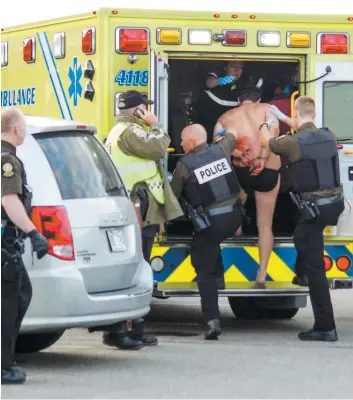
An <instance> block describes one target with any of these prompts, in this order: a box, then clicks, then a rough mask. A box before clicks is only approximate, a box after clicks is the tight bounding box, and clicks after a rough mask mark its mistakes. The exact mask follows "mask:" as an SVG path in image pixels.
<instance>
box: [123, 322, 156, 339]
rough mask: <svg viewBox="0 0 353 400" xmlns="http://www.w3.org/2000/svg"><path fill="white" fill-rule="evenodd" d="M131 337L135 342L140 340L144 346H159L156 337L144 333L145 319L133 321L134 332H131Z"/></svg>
mask: <svg viewBox="0 0 353 400" xmlns="http://www.w3.org/2000/svg"><path fill="white" fill-rule="evenodd" d="M129 336H130V338H131V339H133V340H138V341H140V342H142V344H143V345H144V346H157V344H158V339H157V338H156V336H154V335H151V334H146V333H145V332H144V320H143V318H139V319H136V320H134V321H132V331H131V332H130V334H129Z"/></svg>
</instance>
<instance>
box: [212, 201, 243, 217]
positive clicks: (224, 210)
mask: <svg viewBox="0 0 353 400" xmlns="http://www.w3.org/2000/svg"><path fill="white" fill-rule="evenodd" d="M235 207H236V205H235V204H232V205H230V206H223V207H216V208H212V209H211V210H209V211H208V215H209V216H210V217H213V216H215V215H222V214H228V213H230V212H232V211H234V209H235Z"/></svg>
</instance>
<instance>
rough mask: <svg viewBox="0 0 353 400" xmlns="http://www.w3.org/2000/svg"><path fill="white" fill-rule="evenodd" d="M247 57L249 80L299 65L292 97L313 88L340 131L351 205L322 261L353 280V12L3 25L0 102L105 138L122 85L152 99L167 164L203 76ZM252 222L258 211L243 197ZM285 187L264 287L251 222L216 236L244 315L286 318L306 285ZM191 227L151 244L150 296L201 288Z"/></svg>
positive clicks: (145, 14) (147, 15) (323, 120)
mask: <svg viewBox="0 0 353 400" xmlns="http://www.w3.org/2000/svg"><path fill="white" fill-rule="evenodd" d="M230 60H239V61H243V62H244V66H245V71H247V74H248V76H249V79H250V78H251V79H252V80H253V81H257V80H258V79H259V78H264V77H265V79H270V80H271V79H272V80H273V79H276V77H277V76H283V75H286V74H287V75H289V74H291V72H290V71H293V67H295V68H296V70H297V71H298V76H297V79H298V80H299V82H300V84H299V85H298V90H296V91H295V92H294V93H292V96H291V104H292V108H293V103H294V100H295V98H296V96H298V95H299V94H307V95H310V96H313V97H314V98H315V100H316V104H317V110H316V114H317V121H316V122H317V125H318V126H326V127H329V128H330V129H331V130H332V131H334V132H335V134H336V135H337V137H338V149H339V150H338V151H339V157H340V169H341V178H342V182H343V185H344V192H345V199H346V208H345V211H344V213H343V214H342V216H341V217H340V220H339V222H338V224H337V226H331V227H327V228H326V231H325V239H326V245H325V253H324V262H325V267H326V271H327V277H328V279H329V282H330V285H331V288H332V289H337V288H351V287H352V277H353V265H352V264H353V211H352V207H353V14H352V15H327V16H324V15H285V14H257V13H236V12H224V11H222V12H217V11H215V12H205V11H200V12H194V11H193V12H191V11H185V12H184V11H160V10H159V11H157V10H131V9H100V10H98V11H92V12H90V13H87V14H82V15H74V16H70V17H66V18H59V19H53V20H50V21H42V22H38V23H33V24H27V25H22V26H16V27H9V28H5V29H3V30H2V38H1V78H2V88H1V89H2V90H1V106H2V107H19V108H20V109H21V110H22V111H23V112H24V113H26V114H32V115H43V116H48V117H61V118H64V119H74V120H78V121H83V122H85V123H87V124H92V125H95V126H96V127H97V129H98V136H99V138H100V139H101V140H103V139H104V138H105V137H106V136H107V134H108V132H109V130H110V129H111V128H112V126H113V125H114V120H115V115H116V110H117V103H118V101H119V96H120V94H121V93H123V92H125V91H127V90H130V89H136V90H139V91H141V92H144V93H146V94H148V96H150V98H152V99H154V100H155V104H154V105H152V106H151V111H152V112H154V113H156V114H157V115H158V117H159V119H160V121H161V122H162V124H163V126H164V128H165V129H166V130H167V131H168V132H169V135H170V136H171V138H172V146H173V148H174V149H175V151H174V152H171V153H170V154H169V157H168V160H166V165H167V167H168V169H169V172H171V173H172V172H173V168H174V167H175V163H176V160H177V159H178V157H179V156H180V133H181V130H182V129H183V127H184V126H185V125H187V124H189V123H191V122H192V113H193V107H194V104H196V103H197V99H198V97H199V96H200V93H202V91H203V90H204V89H205V87H204V84H205V74H206V73H207V72H209V71H213V70H216V69H217V68H220V67H221V66H222V65H224V63H225V62H226V61H230ZM247 207H248V213H249V215H252V216H253V220H255V218H256V215H255V208H254V204H251V202H250V203H249V204H248V206H247ZM291 207H292V204H291V202H290V201H289V196H288V193H282V194H281V195H280V196H279V198H278V202H277V206H276V211H275V215H274V222H273V230H274V234H275V246H274V249H273V252H272V254H271V257H270V262H269V267H268V283H267V287H268V288H267V289H266V290H262V291H259V290H252V289H251V286H252V282H253V281H254V280H255V276H256V272H257V269H258V265H259V252H258V247H257V240H258V237H257V231H256V227H254V225H255V224H252V225H251V224H250V226H249V227H244V232H243V236H241V237H238V238H231V239H229V240H227V241H225V242H224V243H223V249H222V255H223V262H224V273H225V280H226V289H225V290H222V291H220V296H226V297H228V299H229V303H230V306H231V308H232V310H233V312H234V314H235V315H236V316H238V317H240V318H282V319H288V318H292V317H293V316H294V315H295V314H296V312H297V311H298V308H299V307H303V306H305V305H306V300H307V295H308V289H307V288H306V287H298V286H295V285H293V284H292V279H293V277H294V264H295V258H296V252H295V249H294V247H293V242H292V233H293V229H294V224H293V222H294V221H293V214H294V212H293V208H291ZM190 241H191V226H190V224H189V223H188V222H187V221H183V220H181V221H176V222H174V223H171V224H169V225H168V226H166V228H165V232H163V234H162V235H160V236H159V240H158V241H156V244H155V246H154V249H153V254H152V259H151V265H152V268H153V271H154V279H155V282H156V292H155V294H156V296H159V297H164V298H166V297H170V296H197V295H198V291H197V286H196V284H195V272H194V269H193V267H192V265H191V262H190Z"/></svg>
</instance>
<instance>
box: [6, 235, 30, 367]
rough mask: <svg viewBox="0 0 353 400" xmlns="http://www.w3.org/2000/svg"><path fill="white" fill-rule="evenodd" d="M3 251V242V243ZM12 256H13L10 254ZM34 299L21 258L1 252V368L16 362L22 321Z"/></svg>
mask: <svg viewBox="0 0 353 400" xmlns="http://www.w3.org/2000/svg"><path fill="white" fill-rule="evenodd" d="M1 242H2V243H1V247H2V249H3V248H5V249H6V247H4V246H3V241H1ZM10 254H13V253H11V252H10ZM31 299H32V285H31V281H30V279H29V276H28V273H27V271H26V268H25V266H24V264H23V261H22V259H21V258H20V257H18V258H17V261H15V260H14V259H10V258H9V257H7V256H6V254H5V253H4V252H3V251H2V252H1V368H2V369H8V368H10V367H11V365H12V364H13V363H14V361H15V347H16V341H17V337H18V334H19V332H20V327H21V323H22V320H23V318H24V316H25V314H26V312H27V309H28V306H29V304H30V302H31Z"/></svg>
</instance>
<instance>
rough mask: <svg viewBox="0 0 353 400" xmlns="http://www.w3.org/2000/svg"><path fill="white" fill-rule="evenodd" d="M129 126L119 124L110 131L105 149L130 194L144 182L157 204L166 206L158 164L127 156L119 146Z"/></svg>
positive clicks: (122, 123)
mask: <svg viewBox="0 0 353 400" xmlns="http://www.w3.org/2000/svg"><path fill="white" fill-rule="evenodd" d="M128 126H129V125H128V124H127V123H126V122H119V123H118V124H117V125H116V126H115V127H114V128H113V129H112V130H111V131H110V133H109V135H108V137H107V140H106V142H105V148H106V150H107V151H108V153H109V154H110V156H111V158H112V160H113V162H114V164H115V166H116V167H117V169H118V171H119V174H120V175H121V178H122V179H123V181H124V184H125V186H126V188H127V190H128V192H129V193H131V191H132V189H133V188H134V186H135V185H136V184H137V183H141V182H144V183H146V184H147V187H148V189H149V190H150V191H151V193H152V195H153V197H154V198H155V199H156V200H157V202H158V203H160V204H165V195H164V188H163V179H162V176H161V174H160V172H159V169H158V165H157V163H156V162H155V161H153V160H149V159H147V158H142V157H136V156H132V155H128V154H125V153H124V152H123V151H122V150H121V149H120V147H119V146H118V141H119V138H120V135H121V134H122V133H123V132H124V131H125V129H126V128H128Z"/></svg>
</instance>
